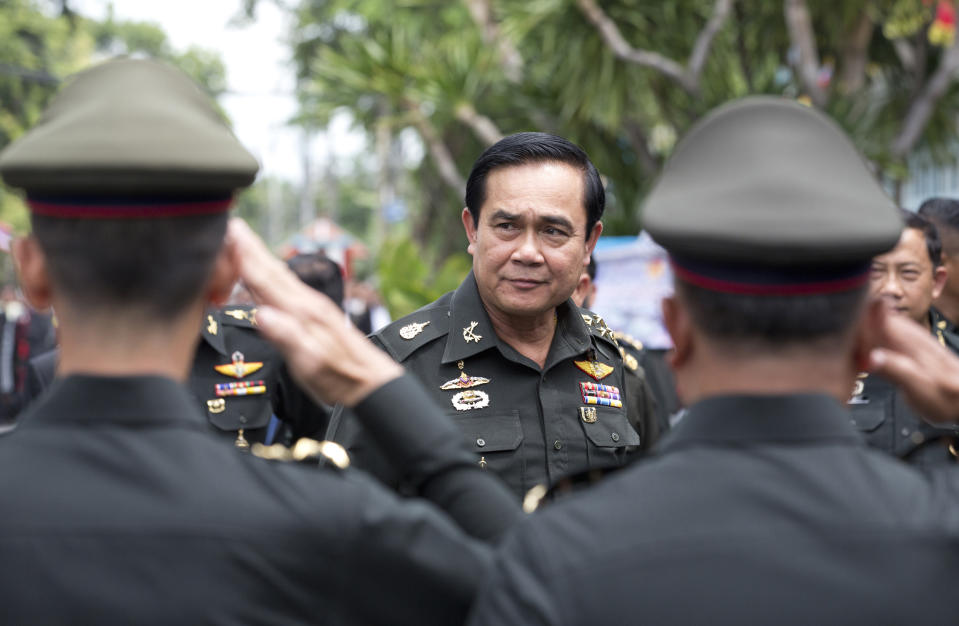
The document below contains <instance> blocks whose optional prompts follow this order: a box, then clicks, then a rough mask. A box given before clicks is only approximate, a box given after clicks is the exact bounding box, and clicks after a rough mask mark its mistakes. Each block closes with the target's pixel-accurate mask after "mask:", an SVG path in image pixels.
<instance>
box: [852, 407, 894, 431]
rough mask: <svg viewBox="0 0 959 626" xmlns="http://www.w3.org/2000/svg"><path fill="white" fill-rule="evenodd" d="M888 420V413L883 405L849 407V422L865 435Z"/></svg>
mask: <svg viewBox="0 0 959 626" xmlns="http://www.w3.org/2000/svg"><path fill="white" fill-rule="evenodd" d="M885 420H886V411H885V409H884V408H883V405H882V404H881V403H870V404H852V405H849V422H850V423H851V424H852V425H853V426H854V427H855V428H856V429H857V430H860V431H862V432H864V433H869V432H872V431H874V430H876V429H877V428H879V426H880V425H881V424H882V423H883V422H884V421H885Z"/></svg>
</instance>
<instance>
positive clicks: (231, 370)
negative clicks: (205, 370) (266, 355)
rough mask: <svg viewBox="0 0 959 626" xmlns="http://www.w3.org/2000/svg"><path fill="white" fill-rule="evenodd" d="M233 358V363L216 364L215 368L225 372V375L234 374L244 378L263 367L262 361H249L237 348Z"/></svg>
mask: <svg viewBox="0 0 959 626" xmlns="http://www.w3.org/2000/svg"><path fill="white" fill-rule="evenodd" d="M231 358H232V359H233V362H232V363H227V364H225V365H214V366H213V369H215V370H216V371H218V372H219V373H221V374H223V375H224V376H232V377H233V378H243V377H244V376H247V375H248V374H252V373H253V372H255V371H257V370H259V369H260V368H262V367H263V362H262V361H250V362H249V363H247V362H246V361H245V360H244V358H245V357H244V356H243V353H242V352H240V351H239V350H237V351H236V352H234V353H233V354H232V355H231Z"/></svg>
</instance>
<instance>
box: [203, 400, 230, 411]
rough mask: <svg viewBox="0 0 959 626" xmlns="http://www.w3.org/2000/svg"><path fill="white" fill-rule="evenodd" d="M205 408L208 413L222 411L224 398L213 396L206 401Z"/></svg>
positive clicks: (224, 403)
mask: <svg viewBox="0 0 959 626" xmlns="http://www.w3.org/2000/svg"><path fill="white" fill-rule="evenodd" d="M206 408H207V409H208V410H209V411H210V413H222V412H223V411H225V410H226V400H224V399H223V398H214V399H213V400H207V401H206Z"/></svg>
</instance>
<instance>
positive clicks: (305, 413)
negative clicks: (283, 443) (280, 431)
mask: <svg viewBox="0 0 959 626" xmlns="http://www.w3.org/2000/svg"><path fill="white" fill-rule="evenodd" d="M277 358H278V359H281V358H282V357H281V356H280V355H279V354H277ZM277 378H278V383H279V384H278V387H279V389H278V393H277V394H276V397H275V400H274V404H273V410H274V413H275V415H276V416H277V418H278V419H279V420H280V421H282V422H285V423H286V424H289V426H290V429H291V432H292V435H293V441H296V440H297V439H299V438H300V437H310V438H311V439H323V438H324V435H325V433H326V430H327V428H328V426H329V422H330V409H329V408H328V407H326V406H323V405H320V404H317V403H316V402H314V401H313V399H312V398H311V397H310V396H309V394H307V393H306V392H305V391H303V390H302V389H301V388H300V386H299V385H297V384H296V381H294V380H293V376H292V375H291V374H290V372H289V370H288V369H287V367H286V363H285V362H284V363H283V364H282V365H281V366H280V368H279V373H278V375H277Z"/></svg>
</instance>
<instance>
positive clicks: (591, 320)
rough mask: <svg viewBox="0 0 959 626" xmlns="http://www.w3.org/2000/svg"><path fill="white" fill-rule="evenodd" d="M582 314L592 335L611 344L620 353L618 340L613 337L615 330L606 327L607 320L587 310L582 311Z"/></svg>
mask: <svg viewBox="0 0 959 626" xmlns="http://www.w3.org/2000/svg"><path fill="white" fill-rule="evenodd" d="M580 314H581V315H582V316H583V322H584V323H585V324H586V327H587V328H588V329H589V332H590V334H592V335H593V336H595V337H599V338H600V339H602V340H604V341H605V342H606V343H609V344H611V345H612V346H613V347H615V348H616V352H619V344H618V343H616V338H615V337H613V330H612V329H611V328H610V327H609V326H607V325H606V320H604V319H603V318H602V317H600V316H599V315H596V314H595V313H593V312H592V311H588V310H586V309H580Z"/></svg>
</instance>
